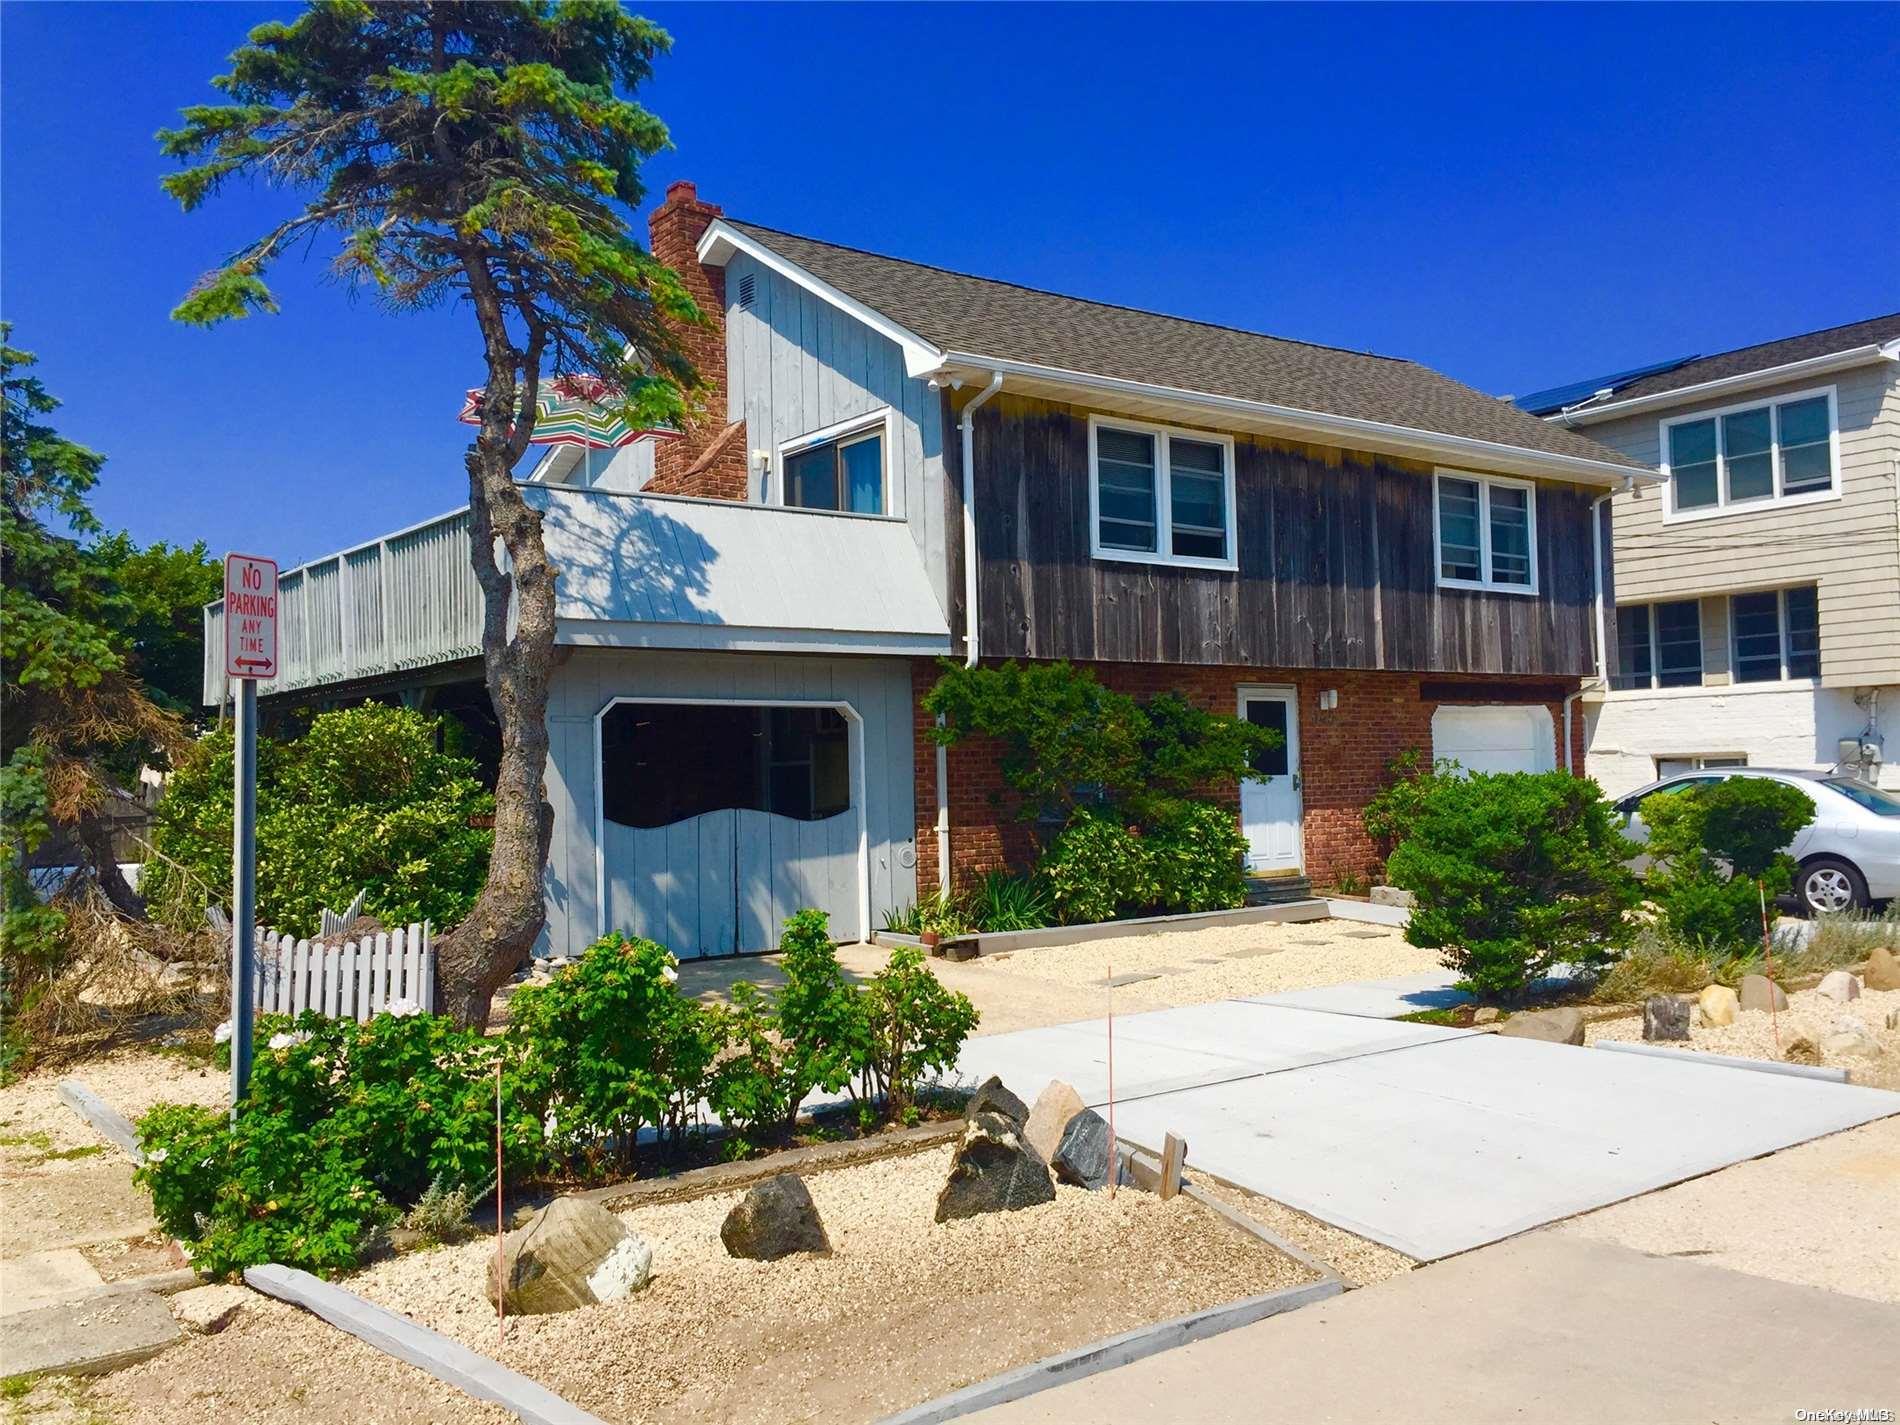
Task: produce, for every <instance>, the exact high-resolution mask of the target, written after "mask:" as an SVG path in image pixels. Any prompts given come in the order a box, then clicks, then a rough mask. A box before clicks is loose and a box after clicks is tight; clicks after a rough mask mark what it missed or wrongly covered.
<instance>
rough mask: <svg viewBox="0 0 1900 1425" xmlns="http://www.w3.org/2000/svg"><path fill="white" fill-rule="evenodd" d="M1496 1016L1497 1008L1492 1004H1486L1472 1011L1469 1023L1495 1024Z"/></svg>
mask: <svg viewBox="0 0 1900 1425" xmlns="http://www.w3.org/2000/svg"><path fill="white" fill-rule="evenodd" d="M1498 1015H1499V1010H1498V1007H1497V1006H1496V1005H1494V1004H1487V1005H1484V1006H1483V1007H1481V1008H1479V1009H1476V1010H1474V1011H1472V1015H1471V1022H1472V1023H1473V1024H1496V1023H1497V1022H1498Z"/></svg>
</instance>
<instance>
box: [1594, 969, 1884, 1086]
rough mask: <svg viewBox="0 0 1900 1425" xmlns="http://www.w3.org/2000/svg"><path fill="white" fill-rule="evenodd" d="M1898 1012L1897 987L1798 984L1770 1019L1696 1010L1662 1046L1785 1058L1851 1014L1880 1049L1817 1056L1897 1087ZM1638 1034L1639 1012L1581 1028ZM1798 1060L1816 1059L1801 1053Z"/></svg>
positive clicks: (1614, 1035)
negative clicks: (1714, 1016)
mask: <svg viewBox="0 0 1900 1425" xmlns="http://www.w3.org/2000/svg"><path fill="white" fill-rule="evenodd" d="M1896 1012H1900V990H1863V991H1862V992H1861V994H1860V997H1859V998H1858V999H1852V1000H1849V1001H1847V1002H1846V1003H1845V1004H1843V1003H1841V1002H1840V1001H1838V1000H1834V999H1830V998H1828V997H1827V996H1826V995H1823V994H1821V993H1820V992H1819V991H1818V990H1812V989H1808V990H1796V991H1794V992H1793V993H1792V994H1790V995H1789V996H1788V1007H1787V1008H1786V1009H1784V1010H1781V1011H1779V1012H1778V1013H1776V1014H1775V1015H1774V1016H1773V1018H1772V1019H1771V1018H1770V1016H1769V1015H1768V1013H1767V1012H1766V1011H1764V1010H1743V1011H1741V1012H1739V1013H1738V1014H1737V1015H1736V1016H1735V1022H1734V1023H1733V1024H1726V1025H1705V1024H1702V1023H1700V1022H1699V1020H1700V1016H1699V1015H1692V1016H1691V1018H1690V1027H1689V1039H1688V1041H1687V1042H1686V1043H1684V1042H1671V1043H1668V1044H1666V1045H1664V1046H1663V1047H1665V1048H1670V1049H1692V1050H1700V1051H1702V1052H1705V1053H1711V1054H1734V1055H1738V1056H1740V1057H1742V1058H1748V1059H1785V1058H1787V1057H1788V1055H1787V1051H1788V1049H1789V1047H1790V1046H1791V1045H1793V1044H1794V1043H1795V1042H1796V1041H1797V1040H1800V1039H1805V1040H1806V1041H1807V1042H1808V1043H1809V1044H1812V1045H1815V1046H1817V1049H1818V1046H1819V1045H1820V1044H1821V1043H1822V1042H1823V1041H1824V1040H1825V1039H1826V1038H1827V1036H1828V1035H1829V1034H1830V1033H1831V1032H1832V1031H1833V1029H1834V1027H1835V1025H1836V1023H1837V1022H1838V1021H1840V1020H1842V1019H1844V1018H1845V1019H1853V1020H1857V1021H1859V1023H1861V1024H1862V1025H1864V1026H1865V1027H1866V1029H1867V1030H1868V1031H1869V1032H1870V1033H1871V1034H1872V1036H1873V1038H1874V1040H1875V1041H1876V1042H1877V1043H1878V1044H1879V1045H1880V1048H1881V1052H1880V1053H1879V1054H1877V1055H1874V1056H1873V1057H1871V1058H1869V1057H1862V1056H1860V1055H1845V1054H1834V1053H1828V1052H1821V1053H1820V1054H1819V1058H1818V1062H1820V1063H1822V1064H1825V1065H1827V1066H1829V1067H1831V1068H1839V1069H1846V1070H1847V1071H1848V1077H1849V1079H1850V1080H1851V1081H1852V1082H1854V1083H1856V1084H1864V1085H1866V1086H1867V1087H1869V1088H1884V1089H1900V1027H1894V1028H1889V1027H1888V1018H1889V1016H1892V1015H1894V1014H1895V1013H1896ZM1777 1034H1778V1035H1779V1046H1778V1047H1777V1040H1776V1036H1777ZM1642 1037H1643V1021H1642V1016H1641V1015H1631V1016H1628V1017H1623V1018H1617V1019H1604V1020H1598V1021H1597V1022H1596V1023H1594V1024H1591V1025H1589V1026H1587V1028H1586V1029H1585V1030H1584V1042H1585V1043H1588V1044H1594V1043H1596V1042H1597V1041H1598V1040H1603V1039H1610V1040H1622V1041H1625V1042H1629V1041H1638V1040H1641V1039H1642ZM1797 1062H1801V1063H1812V1062H1817V1060H1814V1059H1807V1058H1802V1059H1798V1060H1797Z"/></svg>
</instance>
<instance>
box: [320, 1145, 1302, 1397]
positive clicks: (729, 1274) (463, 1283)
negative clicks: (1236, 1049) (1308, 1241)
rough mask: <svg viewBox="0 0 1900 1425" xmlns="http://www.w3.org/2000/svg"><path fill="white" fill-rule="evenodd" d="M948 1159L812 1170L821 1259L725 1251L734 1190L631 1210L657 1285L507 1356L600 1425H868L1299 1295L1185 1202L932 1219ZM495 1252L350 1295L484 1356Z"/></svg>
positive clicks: (1271, 1265) (541, 1323) (419, 1262)
mask: <svg viewBox="0 0 1900 1425" xmlns="http://www.w3.org/2000/svg"><path fill="white" fill-rule="evenodd" d="M950 1156H951V1150H950V1149H949V1148H942V1149H937V1150H934V1151H931V1152H928V1153H919V1154H915V1155H912V1156H910V1157H906V1158H896V1159H891V1160H888V1161H885V1162H879V1163H871V1164H867V1165H865V1166H863V1167H858V1168H850V1169H844V1170H840V1171H837V1172H831V1173H823V1174H819V1175H817V1176H814V1177H812V1178H811V1179H809V1184H808V1185H809V1187H810V1189H811V1194H812V1197H813V1199H814V1201H815V1202H816V1203H817V1206H818V1210H819V1213H820V1215H821V1216H822V1217H823V1219H824V1221H825V1224H826V1230H827V1231H828V1232H829V1234H830V1236H831V1240H832V1246H833V1255H832V1256H831V1257H830V1258H818V1257H794V1258H787V1259H785V1260H783V1261H779V1262H773V1263H764V1262H749V1261H736V1260H734V1259H732V1258H731V1257H728V1256H727V1255H726V1252H725V1248H724V1247H723V1246H722V1245H721V1244H720V1241H719V1224H720V1223H721V1221H723V1220H724V1218H725V1215H726V1213H727V1211H729V1210H730V1208H731V1207H732V1205H733V1203H734V1202H736V1201H737V1195H736V1194H724V1195H721V1196H718V1197H710V1198H702V1199H700V1200H699V1201H696V1202H689V1203H680V1204H670V1205H663V1206H656V1207H648V1208H640V1209H636V1210H634V1211H632V1212H629V1213H627V1214H626V1218H627V1221H628V1223H629V1225H630V1226H632V1227H633V1228H634V1229H635V1230H636V1231H638V1232H639V1233H641V1234H642V1235H643V1236H644V1237H645V1238H646V1239H647V1241H648V1243H649V1244H650V1245H651V1246H652V1248H653V1271H654V1277H653V1281H652V1284H651V1285H650V1286H648V1287H647V1288H646V1290H645V1291H643V1292H641V1293H640V1294H638V1295H637V1296H635V1297H633V1298H632V1299H630V1300H629V1301H625V1302H618V1303H611V1304H608V1305H604V1306H597V1307H590V1308H586V1309H584V1310H581V1311H573V1312H565V1313H562V1314H559V1315H553V1316H538V1317H522V1318H519V1319H517V1320H516V1321H515V1322H514V1323H512V1324H511V1325H510V1326H509V1328H508V1343H507V1345H506V1347H505V1348H503V1349H502V1350H501V1352H500V1359H502V1360H503V1361H505V1362H506V1363H507V1364H508V1365H510V1366H513V1367H514V1368H515V1369H516V1370H519V1371H522V1372H524V1373H525V1374H527V1375H530V1376H532V1377H534V1378H535V1379H536V1380H539V1381H541V1382H542V1383H543V1384H544V1385H546V1386H547V1387H548V1388H549V1389H551V1390H554V1391H556V1392H558V1393H559V1394H561V1395H563V1396H565V1397H567V1398H568V1399H569V1400H571V1401H573V1402H574V1403H576V1404H578V1405H580V1406H582V1407H583V1408H585V1409H588V1410H592V1411H594V1412H596V1413H598V1414H600V1415H602V1416H604V1417H606V1418H607V1419H609V1420H615V1421H624V1422H668V1425H671V1422H682V1425H683V1422H688V1421H694V1422H699V1421H706V1422H713V1421H716V1422H724V1425H740V1423H741V1422H746V1425H750V1422H759V1423H760V1425H765V1422H774V1423H775V1425H776V1422H791V1421H827V1422H830V1421H840V1422H842V1421H863V1420H874V1419H877V1418H879V1417H881V1416H883V1415H886V1414H888V1413H890V1412H891V1411H894V1410H897V1409H900V1408H902V1407H904V1406H907V1405H910V1404H914V1403H916V1402H918V1401H921V1400H925V1399H928V1398H930V1397H932V1396H935V1395H938V1394H941V1393H943V1392H945V1391H949V1390H953V1389H956V1388H957V1387H959V1386H962V1385H967V1384H969V1383H970V1382H971V1381H975V1380H979V1379H982V1378H983V1377H986V1376H989V1375H993V1374H995V1373H997V1372H999V1371H1003V1370H1007V1369H1010V1368H1011V1367H1014V1366H1018V1365H1023V1364H1026V1363H1028V1362H1030V1361H1033V1360H1036V1359H1039V1358H1040V1357H1042V1356H1046V1355H1049V1354H1051V1353H1053V1352H1056V1351H1060V1350H1065V1349H1068V1348H1070V1347H1073V1346H1078V1345H1082V1344H1084V1343H1086V1342H1088V1341H1093V1340H1096V1339H1098V1338H1100V1337H1103V1336H1110V1335H1114V1334H1115V1333H1117V1332H1120V1331H1126V1330H1129V1329H1130V1328H1132V1327H1135V1326H1138V1325H1141V1324H1144V1323H1147V1322H1153V1321H1160V1320H1165V1319H1167V1318H1169V1317H1172V1316H1178V1315H1181V1314H1182V1313H1184V1312H1188V1311H1193V1310H1197V1309H1199V1308H1202V1307H1207V1306H1213V1305H1216V1304H1218V1303H1221V1302H1225V1301H1231V1300H1234V1299H1236V1298H1238V1297H1243V1296H1250V1295H1253V1294H1255V1293H1258V1292H1264V1291H1271V1290H1275V1289H1277V1288H1280V1287H1284V1286H1292V1285H1296V1284H1298V1283H1299V1282H1301V1281H1304V1280H1307V1279H1308V1278H1309V1276H1310V1273H1308V1272H1307V1270H1306V1269H1305V1268H1304V1267H1302V1266H1300V1265H1299V1264H1298V1263H1296V1262H1294V1261H1293V1260H1291V1259H1290V1258H1288V1257H1286V1256H1284V1255H1282V1254H1281V1253H1279V1252H1276V1251H1274V1250H1272V1249H1271V1248H1269V1247H1267V1246H1266V1245H1265V1244H1263V1243H1260V1242H1258V1241H1255V1240H1251V1239H1249V1238H1247V1237H1246V1236H1244V1235H1243V1234H1241V1233H1239V1232H1236V1231H1235V1230H1234V1229H1233V1228H1232V1227H1231V1226H1229V1225H1227V1224H1225V1223H1223V1222H1221V1221H1220V1220H1219V1218H1218V1217H1217V1216H1216V1215H1215V1214H1213V1213H1211V1212H1209V1211H1208V1210H1207V1209H1206V1208H1204V1207H1201V1206H1199V1205H1198V1204H1196V1203H1194V1202H1193V1201H1192V1200H1191V1199H1188V1198H1186V1197H1179V1198H1176V1199H1174V1200H1173V1201H1171V1202H1166V1203H1164V1202H1161V1201H1160V1200H1159V1199H1157V1198H1155V1197H1152V1196H1150V1195H1148V1194H1146V1193H1141V1192H1135V1191H1129V1190H1124V1191H1122V1192H1121V1193H1118V1194H1117V1195H1116V1197H1115V1199H1114V1200H1113V1201H1112V1202H1111V1201H1110V1200H1109V1199H1108V1198H1107V1196H1106V1195H1105V1194H1092V1193H1086V1192H1083V1191H1081V1190H1079V1189H1074V1188H1058V1189H1057V1193H1058V1196H1057V1200H1056V1201H1055V1202H1053V1203H1049V1204H1046V1205H1044V1206H1041V1207H1035V1208H1029V1209H1026V1210H1023V1211H1020V1212H1009V1213H996V1214H991V1215H988V1216H985V1217H980V1218H974V1219H970V1220H968V1221H963V1222H954V1223H947V1224H944V1225H941V1226H939V1225H937V1224H936V1223H933V1222H932V1221H931V1212H932V1209H933V1206H934V1204H935V1200H936V1195H937V1190H938V1188H939V1187H940V1186H941V1185H942V1182H943V1179H944V1176H945V1174H946V1173H947V1171H948V1169H949V1163H950ZM493 1251H494V1246H493V1243H492V1242H473V1243H468V1244H466V1245H464V1246H461V1247H454V1248H445V1249H441V1250H438V1251H434V1252H426V1253H417V1254H413V1255H410V1256H407V1257H402V1258H398V1259H396V1260H394V1261H389V1262H384V1263H381V1264H378V1265H377V1266H375V1267H372V1268H370V1269H369V1270H367V1271H364V1272H362V1273H359V1274H358V1275H357V1276H355V1277H353V1278H351V1279H350V1280H349V1281H348V1282H347V1283H346V1284H347V1285H349V1286H350V1287H351V1288H352V1289H354V1290H356V1291H359V1292H361V1293H363V1294H364V1295H365V1296H368V1297H371V1298H372V1299H374V1300H377V1301H380V1302H382V1303H383V1304H384V1305H386V1306H389V1307H392V1308H394V1309H396V1310H399V1311H402V1312H405V1313H407V1314H408V1315H411V1316H413V1317H415V1318H416V1319H417V1320H419V1321H422V1322H424V1323H425V1324H427V1325H429V1326H432V1327H434V1328H435V1329H437V1330H439V1331H443V1332H445V1333H447V1334H448V1335H451V1336H454V1337H456V1338H457V1339H459V1340H462V1341H465V1342H466V1343H468V1344H469V1345H470V1346H472V1347H474V1348H476V1349H478V1350H481V1351H484V1352H493V1351H494V1350H495V1319H494V1314H493V1308H492V1307H491V1306H490V1305H489V1304H488V1301H487V1299H486V1297H485V1296H484V1294H483V1289H482V1284H483V1273H484V1272H485V1270H486V1268H487V1265H488V1262H489V1259H490V1256H491V1254H492V1253H493Z"/></svg>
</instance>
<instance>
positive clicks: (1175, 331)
mask: <svg viewBox="0 0 1900 1425" xmlns="http://www.w3.org/2000/svg"><path fill="white" fill-rule="evenodd" d="M726 221H727V222H728V223H729V224H731V226H733V227H734V228H737V229H738V230H739V231H740V232H743V233H745V234H747V235H748V236H750V237H752V238H754V239H756V240H757V241H758V242H760V243H763V244H764V245H765V246H766V247H769V248H771V249H772V251H774V252H776V253H778V254H779V255H780V256H782V257H784V258H787V259H789V260H790V261H792V262H795V263H797V264H798V265H799V266H800V267H802V268H804V269H805V270H806V271H808V272H810V273H811V274H812V275H813V276H815V277H818V278H820V279H822V280H823V281H825V282H828V283H830V284H831V285H832V286H833V287H835V288H837V289H838V290H839V291H840V292H843V293H844V294H845V295H846V296H848V297H852V298H854V299H856V300H857V301H859V302H862V303H863V304H864V305H865V306H867V307H870V308H872V309H873V310H874V311H877V312H881V313H882V314H883V315H884V316H886V317H888V318H889V319H890V320H892V321H893V322H896V323H897V324H898V325H899V326H902V327H904V328H906V329H907V330H909V331H912V332H914V333H916V334H917V335H918V336H920V337H922V338H923V339H924V340H925V341H928V342H930V343H932V344H933V345H935V346H937V347H940V348H942V349H943V350H945V351H961V352H967V353H970V354H973V355H981V356H993V357H998V358H1001V359H1003V360H1007V361H1022V362H1027V363H1030V364H1033V365H1037V366H1051V367H1059V368H1061V369H1063V370H1066V371H1080V372H1087V373H1090V374H1092V375H1097V376H1112V377H1116V378H1118V379H1121V380H1128V381H1141V382H1146V383H1149V384H1152V385H1157V386H1171V387H1175V388H1178V389H1182V390H1188V391H1197V392H1203V393H1206V394H1210V395H1218V396H1231V397H1236V398H1238V399H1241V400H1247V401H1262V402H1267V403H1271V404H1273V405H1278V406H1290V407H1294V408H1296V409H1299V410H1304V411H1314V412H1319V413H1322V414H1326V415H1336V416H1349V417H1353V418H1356V419H1359V420H1368V421H1380V422H1383V423H1385V424H1387V425H1395V426H1406V427H1410V428H1412V429H1415V430H1422V431H1430V432H1435V433H1438V434H1441V435H1453V436H1462V437H1465V438H1467V439H1471V440H1484V441H1493V442H1496V443H1497V444H1500V445H1510V446H1516V447H1518V448H1520V449H1525V450H1534V451H1539V452H1542V453H1544V454H1548V455H1565V456H1572V457H1580V458H1582V459H1586V460H1598V461H1604V462H1608V463H1612V464H1617V465H1631V466H1636V467H1637V468H1639V469H1640V468H1645V467H1642V466H1641V465H1640V463H1639V462H1637V461H1634V460H1632V459H1630V458H1629V457H1627V456H1625V455H1622V454H1620V453H1619V452H1616V451H1613V450H1610V449H1608V448H1606V447H1604V446H1601V445H1598V444H1597V443H1596V442H1595V441H1593V440H1590V439H1589V438H1587V437H1585V436H1582V435H1578V434H1576V433H1575V432H1573V431H1568V430H1564V429H1562V428H1561V427H1558V426H1553V425H1550V424H1549V423H1547V422H1545V421H1541V420H1538V419H1537V418H1536V417H1535V416H1530V415H1527V414H1525V413H1524V412H1523V411H1520V410H1518V409H1517V408H1516V407H1515V406H1513V405H1512V404H1511V403H1510V402H1509V401H1502V400H1499V399H1498V398H1496V397H1494V396H1487V395H1485V394H1484V393H1483V392H1482V391H1475V390H1473V389H1472V388H1471V387H1469V386H1465V385H1461V384H1460V383H1458V382H1456V381H1453V380H1452V379H1451V378H1450V377H1448V376H1441V375H1439V374H1438V373H1437V372H1436V371H1432V370H1430V369H1429V368H1427V367H1424V366H1420V365H1419V364H1418V363H1417V362H1414V361H1402V360H1399V359H1397V358H1394V357H1389V356H1374V355H1372V354H1370V353H1367V352H1359V351H1343V350H1340V349H1339V348H1337V347H1330V346H1315V345H1313V344H1311V343H1309V342H1303V341H1287V340H1284V339H1283V338H1280V337H1273V336H1262V335H1260V334H1259V333H1257V332H1246V331H1237V330H1235V329H1234V328H1232V327H1221V326H1214V325H1212V324H1211V323H1208V322H1196V321H1189V320H1188V319H1186V318H1184V317H1169V316H1163V315H1161V314H1160V313H1158V312H1143V311H1137V310H1135V309H1133V308H1130V307H1115V306H1110V305H1108V304H1107V303H1104V302H1088V301H1084V300H1082V299H1081V298H1079V297H1064V296H1061V295H1059V294H1057V293H1054V292H1043V291H1038V290H1037V289H1035V288H1033V287H1018V286H1016V285H1015V284H1014V283H1011V282H998V281H994V280H992V279H990V278H987V277H971V276H967V275H966V274H964V273H961V272H950V271H946V270H945V269H943V268H940V267H926V266H924V265H923V264H922V263H917V262H904V261H902V260H900V259H898V258H894V257H881V256H879V255H878V254H876V253H870V252H860V251H858V250H857V249H856V248H849V247H839V246H837V245H835V244H833V243H828V242H819V241H817V240H816V239H813V238H807V237H799V236H797V235H796V234H793V233H785V232H779V231H778V230H776V229H774V228H767V227H761V226H759V225H758V224H756V223H746V222H738V221H736V220H734V219H731V218H728V219H726Z"/></svg>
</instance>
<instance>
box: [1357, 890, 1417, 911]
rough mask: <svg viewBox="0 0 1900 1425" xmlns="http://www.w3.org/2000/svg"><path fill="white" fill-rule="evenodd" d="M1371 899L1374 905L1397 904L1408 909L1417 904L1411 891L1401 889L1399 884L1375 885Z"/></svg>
mask: <svg viewBox="0 0 1900 1425" xmlns="http://www.w3.org/2000/svg"><path fill="white" fill-rule="evenodd" d="M1369 899H1370V900H1371V901H1372V903H1373V904H1374V905H1395V906H1400V907H1403V908H1404V909H1406V910H1410V909H1411V908H1412V907H1413V906H1414V905H1416V904H1417V902H1416V901H1415V900H1414V899H1413V897H1412V893H1411V892H1410V891H1403V890H1400V889H1399V888H1398V887H1397V886H1374V887H1373V888H1372V895H1371V896H1370V898H1369Z"/></svg>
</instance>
